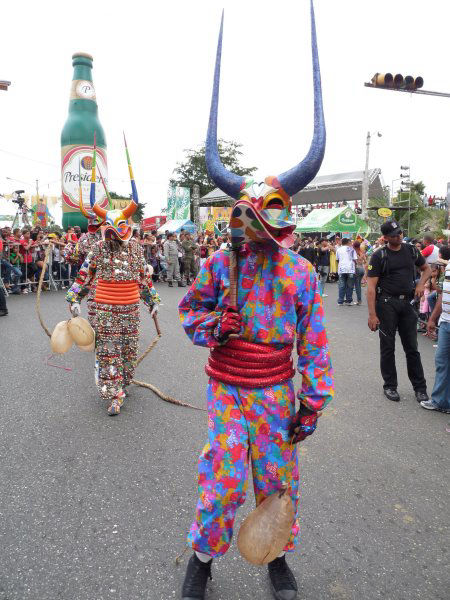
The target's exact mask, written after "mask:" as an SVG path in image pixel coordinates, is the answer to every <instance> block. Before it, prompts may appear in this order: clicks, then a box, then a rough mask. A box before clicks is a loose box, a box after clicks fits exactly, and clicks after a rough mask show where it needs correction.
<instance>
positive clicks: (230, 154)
mask: <svg viewBox="0 0 450 600" xmlns="http://www.w3.org/2000/svg"><path fill="white" fill-rule="evenodd" d="M217 147H218V149H219V156H220V160H221V161H222V164H223V165H224V166H225V167H226V168H227V169H229V170H230V171H233V173H236V175H242V176H244V177H245V176H247V175H252V174H253V173H254V172H255V171H256V167H243V166H242V165H241V164H240V163H241V157H242V156H243V153H242V152H241V148H242V144H239V142H227V141H226V140H222V139H221V140H219V141H218V143H217ZM184 152H185V154H186V158H185V160H184V161H183V162H179V163H177V166H176V167H175V169H174V171H173V173H174V176H173V177H172V179H171V180H170V183H171V185H178V186H182V187H187V188H190V189H191V190H192V186H193V185H194V184H197V185H199V186H200V196H204V195H205V194H207V193H208V192H211V191H212V190H213V189H214V188H215V187H216V186H215V185H214V183H213V182H212V181H211V179H210V178H209V177H208V173H207V172H206V161H205V144H203V145H202V146H201V147H200V148H199V149H197V150H194V149H192V148H191V149H188V150H185V151H184Z"/></svg>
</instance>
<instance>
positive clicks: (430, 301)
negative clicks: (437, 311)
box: [428, 292, 437, 313]
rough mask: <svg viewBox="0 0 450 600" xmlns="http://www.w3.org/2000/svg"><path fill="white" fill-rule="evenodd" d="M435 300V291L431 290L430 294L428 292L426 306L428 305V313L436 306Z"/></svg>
mask: <svg viewBox="0 0 450 600" xmlns="http://www.w3.org/2000/svg"><path fill="white" fill-rule="evenodd" d="M436 302H437V292H431V294H428V306H429V307H430V313H432V312H433V310H434V307H435V306H436Z"/></svg>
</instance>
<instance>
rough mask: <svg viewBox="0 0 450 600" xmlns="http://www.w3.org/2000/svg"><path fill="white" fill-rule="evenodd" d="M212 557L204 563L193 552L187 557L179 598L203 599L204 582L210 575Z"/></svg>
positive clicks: (205, 582) (186, 599) (185, 599)
mask: <svg viewBox="0 0 450 600" xmlns="http://www.w3.org/2000/svg"><path fill="white" fill-rule="evenodd" d="M211 563H212V559H211V560H210V561H209V562H207V563H204V562H202V561H201V560H200V559H199V558H197V556H196V554H195V553H194V554H193V555H192V556H191V558H190V559H189V562H188V566H187V569H186V575H185V577H184V582H183V588H182V590H181V600H204V598H205V591H206V584H207V583H208V577H209V579H212V577H211Z"/></svg>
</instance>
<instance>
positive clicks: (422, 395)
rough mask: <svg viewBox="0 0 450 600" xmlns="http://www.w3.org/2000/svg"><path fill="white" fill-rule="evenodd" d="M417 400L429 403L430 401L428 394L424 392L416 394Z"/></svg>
mask: <svg viewBox="0 0 450 600" xmlns="http://www.w3.org/2000/svg"><path fill="white" fill-rule="evenodd" d="M416 400H417V402H427V401H428V400H429V398H428V394H427V393H426V392H424V391H423V390H420V391H417V392H416Z"/></svg>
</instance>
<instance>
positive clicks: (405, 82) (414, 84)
mask: <svg viewBox="0 0 450 600" xmlns="http://www.w3.org/2000/svg"><path fill="white" fill-rule="evenodd" d="M371 81H372V85H373V87H380V88H388V89H394V90H412V91H413V90H418V89H419V88H421V87H423V77H415V78H414V77H412V76H411V75H406V76H405V77H404V76H403V75H402V74H401V73H397V74H396V75H392V73H375V75H374V76H373V77H372V80H371Z"/></svg>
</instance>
